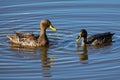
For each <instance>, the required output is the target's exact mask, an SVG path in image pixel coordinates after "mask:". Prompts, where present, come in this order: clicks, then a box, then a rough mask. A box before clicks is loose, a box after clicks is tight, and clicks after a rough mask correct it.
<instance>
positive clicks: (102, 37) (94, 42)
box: [76, 29, 115, 46]
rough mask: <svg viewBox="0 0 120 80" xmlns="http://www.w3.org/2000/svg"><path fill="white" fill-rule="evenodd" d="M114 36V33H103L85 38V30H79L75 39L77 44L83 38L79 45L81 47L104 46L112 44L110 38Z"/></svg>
mask: <svg viewBox="0 0 120 80" xmlns="http://www.w3.org/2000/svg"><path fill="white" fill-rule="evenodd" d="M114 34H115V33H111V32H103V33H97V34H94V35H92V36H90V37H87V35H88V33H87V30H85V29H81V30H80V33H79V35H78V37H77V38H76V42H78V41H79V40H80V39H81V38H83V40H82V44H81V45H82V46H100V45H106V44H109V43H111V42H112V36H113V35H114Z"/></svg>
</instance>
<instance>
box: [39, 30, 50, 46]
mask: <svg viewBox="0 0 120 80" xmlns="http://www.w3.org/2000/svg"><path fill="white" fill-rule="evenodd" d="M38 42H39V44H40V45H45V44H47V43H48V38H47V35H46V29H41V31H40V36H39V38H38Z"/></svg>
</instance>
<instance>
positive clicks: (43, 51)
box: [10, 43, 54, 77]
mask: <svg viewBox="0 0 120 80" xmlns="http://www.w3.org/2000/svg"><path fill="white" fill-rule="evenodd" d="M10 47H11V48H12V49H13V50H18V51H19V53H23V54H17V57H19V58H21V57H22V58H23V57H24V58H29V59H34V58H40V59H41V68H42V76H43V77H52V75H51V71H50V69H51V68H52V67H53V60H54V59H53V58H52V57H49V56H48V49H49V47H40V48H32V47H28V48H27V47H21V46H19V45H16V44H14V43H11V44H10ZM37 50H38V51H40V55H39V56H38V55H37V56H36V55H30V54H35V53H36V51H37ZM25 53H29V55H27V56H25V55H24V54H25Z"/></svg>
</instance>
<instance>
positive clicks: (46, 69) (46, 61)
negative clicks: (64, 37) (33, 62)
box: [40, 47, 54, 77]
mask: <svg viewBox="0 0 120 80" xmlns="http://www.w3.org/2000/svg"><path fill="white" fill-rule="evenodd" d="M40 51H41V55H40V57H41V65H42V66H41V67H42V70H43V71H42V74H43V77H52V75H51V71H50V69H51V68H52V67H53V65H52V64H53V60H54V59H53V58H50V57H48V54H47V51H48V48H47V47H42V48H41V49H40Z"/></svg>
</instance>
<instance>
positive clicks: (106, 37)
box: [87, 32, 115, 43]
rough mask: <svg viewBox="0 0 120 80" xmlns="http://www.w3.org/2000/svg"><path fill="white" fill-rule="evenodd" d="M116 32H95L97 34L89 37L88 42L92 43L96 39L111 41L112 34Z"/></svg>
mask: <svg viewBox="0 0 120 80" xmlns="http://www.w3.org/2000/svg"><path fill="white" fill-rule="evenodd" d="M114 34H115V33H111V32H105V33H98V34H95V35H92V36H90V37H88V38H87V40H88V42H90V43H92V42H93V41H95V40H98V41H103V40H104V41H103V42H105V41H106V42H111V41H112V36H113V35H114Z"/></svg>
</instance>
